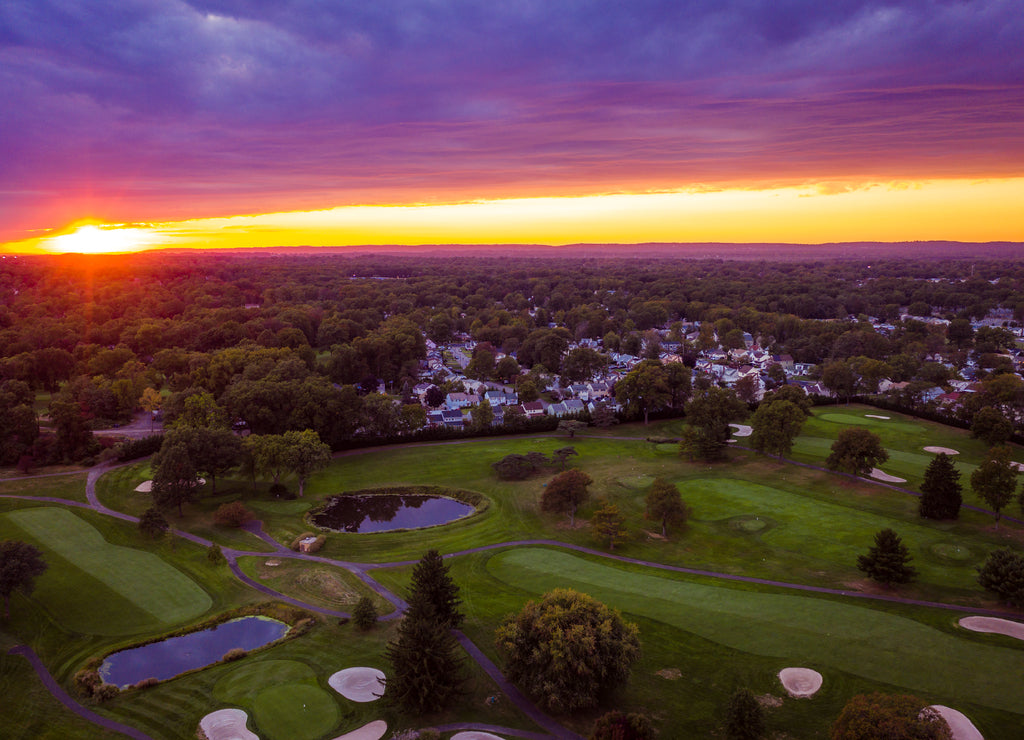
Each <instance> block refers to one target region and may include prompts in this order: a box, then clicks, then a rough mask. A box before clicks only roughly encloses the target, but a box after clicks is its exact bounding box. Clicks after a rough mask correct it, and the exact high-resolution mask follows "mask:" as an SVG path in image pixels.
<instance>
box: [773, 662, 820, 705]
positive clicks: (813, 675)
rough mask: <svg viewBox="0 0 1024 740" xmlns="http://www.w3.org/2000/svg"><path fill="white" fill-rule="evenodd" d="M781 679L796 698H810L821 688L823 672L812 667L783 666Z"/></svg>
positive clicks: (783, 684)
mask: <svg viewBox="0 0 1024 740" xmlns="http://www.w3.org/2000/svg"><path fill="white" fill-rule="evenodd" d="M779 680H780V681H782V687H783V688H784V689H785V690H786V693H787V694H789V695H790V696H792V697H793V698H794V699H809V698H811V697H812V696H814V695H815V694H817V693H818V689H820V688H821V680H822V679H821V674H820V673H818V672H817V671H812V670H811V669H810V668H783V669H782V670H781V671H779Z"/></svg>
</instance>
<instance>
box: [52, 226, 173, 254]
mask: <svg viewBox="0 0 1024 740" xmlns="http://www.w3.org/2000/svg"><path fill="white" fill-rule="evenodd" d="M154 246H166V240H165V239H163V238H162V237H161V236H160V235H158V234H156V233H154V232H153V231H152V230H151V229H148V228H139V227H121V226H117V225H107V224H85V225H83V226H78V227H77V228H75V229H74V231H71V232H69V233H67V234H60V235H59V236H53V237H48V238H45V239H41V240H39V243H38V247H39V249H41V250H42V251H44V252H53V253H56V254H68V253H71V254H119V253H125V252H138V251H140V250H143V249H148V248H150V247H154Z"/></svg>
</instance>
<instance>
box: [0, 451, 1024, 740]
mask: <svg viewBox="0 0 1024 740" xmlns="http://www.w3.org/2000/svg"><path fill="white" fill-rule="evenodd" d="M537 436H550V435H537ZM602 438H604V437H602ZM628 439H629V440H632V441H642V440H641V439H638V438H633V437H630V438H628ZM461 442H463V440H449V441H445V442H440V444H458V443H461ZM429 444H431V443H411V444H410V445H402V446H427V445H429ZM433 444H438V443H433ZM373 449H375V448H363V449H355V450H346V451H343V452H341V453H338V454H337V455H335V456H336V457H342V456H350V455H359V454H365V453H367V452H370V451H372V450H373ZM744 449H746V448H744ZM779 459H780V460H782V461H784V462H788V463H790V464H793V465H798V466H800V467H807V468H812V469H815V470H821V471H824V472H828V473H833V474H835V471H830V470H826V469H825V468H822V467H820V466H817V465H812V464H809V463H801V462H796V461H793V460H786V459H784V458H779ZM115 467H119V466H118V465H110V464H107V465H100V466H96V467H94V468H92V469H91V470H90V471H89V474H88V477H87V479H86V497H87V500H88V503H81V502H79V501H70V500H68V499H61V498H53V497H34V496H19V495H11V496H0V498H17V499H24V500H32V501H46V502H50V503H57V504H61V505H65V506H73V507H79V508H90V509H93V510H94V511H97V512H99V513H101V514H105V515H107V516H112V517H115V518H117V519H121V520H123V521H127V522H132V523H137V522H138V518H137V517H133V516H130V515H128V514H124V513H122V512H119V511H115V510H113V509H110V508H108V507H107V506H105V505H103V503H102V502H100V500H99V498H98V497H97V495H96V481H97V480H98V479H99V478H100V476H102V475H103V474H104V473H106V472H108V471H109V470H112V469H113V468H115ZM73 472H77V471H73ZM67 474H70V473H67ZM50 475H54V474H50ZM56 475H65V473H59V474H56ZM839 475H844V476H845V477H849V478H854V479H856V480H858V481H862V482H867V483H871V484H874V485H879V486H884V487H886V488H890V489H892V490H895V491H899V492H901V493H906V494H911V495H915V496H919V495H920V494H919V493H917V492H916V491H912V490H910V489H907V488H901V487H899V486H894V485H891V484H887V483H883V482H881V481H877V480H873V479H867V478H861V477H858V476H853V475H847V474H843V473H840V474H839ZM25 477H29V478H34V477H39V478H42V477H48V476H47V475H46V474H44V475H39V476H25ZM25 477H21V478H18V480H23V479H24V478H25ZM965 508H969V509H972V510H975V511H981V512H984V513H987V514H991V513H992V512H989V511H986V510H985V509H981V508H978V507H974V506H967V507H965ZM1004 518H1005V519H1007V520H1009V521H1015V522H1019V521H1020V520H1016V519H1013V518H1012V517H1004ZM245 529H247V530H248V531H249V532H250V533H251V534H253V535H254V536H256V537H258V538H259V539H261V540H263V541H264V542H266V543H267V544H269V545H270V546H271V547H272V552H271V553H267V552H261V551H247V550H239V549H236V548H222V551H223V553H224V556H225V558H226V559H227V561H228V566H229V567H230V569H231V571H232V573H234V574H235V576H236V577H237V578H238V579H239V580H241V581H243V582H244V583H246V584H248V585H249V586H251V587H252V588H254V589H256V590H257V591H260V592H261V593H264V594H266V595H268V596H271V597H273V598H275V599H279V600H281V601H284V602H287V603H289V604H293V605H295V606H298V607H301V608H304V609H308V610H310V611H314V612H317V613H320V614H325V615H328V616H332V617H348V616H349V615H348V613H346V612H341V611H336V610H333V609H327V608H324V607H318V606H314V605H312V604H308V603H306V602H303V601H301V600H299V599H295V598H292V597H290V596H286V595H285V594H282V593H280V592H278V591H275V590H274V589H271V588H269V587H268V586H266V585H264V584H262V583H259V582H258V581H255V580H254V579H252V578H250V577H249V576H247V575H246V574H245V573H243V572H242V570H241V568H240V567H239V565H238V558H240V557H267V556H268V555H274V556H276V557H283V558H291V559H299V560H305V561H309V562H319V563H325V564H328V565H332V566H337V567H341V568H344V569H346V570H347V571H349V572H350V573H352V574H353V575H355V576H356V577H358V578H359V579H360V580H361V581H363V582H364V583H365V584H366V585H367V586H368V587H369V588H371V589H372V590H373V591H374V592H375V593H377V594H379V595H380V596H381V597H383V598H384V599H386V600H387V601H388V602H389V603H391V604H392V605H393V606H394V607H395V610H394V611H393V612H391V613H390V614H388V615H386V616H384V617H382V618H381V619H382V620H388V619H394V618H397V617H398V616H400V615H401V613H402V611H404V609H405V608H406V603H405V601H403V600H402V599H401V598H400V597H399V596H397V595H396V594H394V593H392V592H391V591H389V590H388V589H386V588H385V587H384V586H382V585H381V584H380V583H378V582H377V581H376V580H374V579H373V578H372V577H371V576H370V575H369V573H368V572H367V571H369V570H373V569H377V568H391V567H401V566H408V565H412V564H415V562H416V561H415V560H405V561H396V562H391V563H357V562H348V561H343V560H335V559H332V558H325V557H322V556H318V555H311V554H308V553H299V552H294V551H292V550H290V549H289V548H287V547H285V546H284V545H282V544H281V543H279V542H277V541H276V540H274V539H273V538H272V537H270V536H269V535H268V534H267V533H266V532H264V531H263V528H262V523H261V522H259V521H255V522H251V523H249V524H248V525H246V527H245ZM174 534H175V535H177V536H179V537H182V538H184V539H187V540H189V541H191V542H194V543H196V544H198V545H200V546H203V547H209V546H210V545H211V544H213V543H212V542H211V541H210V540H207V539H205V538H202V537H198V536H196V535H193V534H191V533H189V532H182V531H179V530H175V531H174ZM517 546H542V547H557V548H562V549H566V550H572V551H575V552H580V553H584V554H587V555H594V556H598V557H601V558H606V559H608V560H614V561H618V562H622V563H629V564H633V565H640V566H643V567H646V568H651V569H654V570H664V571H669V572H674V573H685V574H687V575H697V576H705V577H709V578H716V579H722V580H729V581H738V582H742V583H753V584H759V585H765V586H773V587H777V588H783V589H790V590H796V591H805V592H810V593H819V594H827V595H831V596H843V597H847V598H855V599H866V600H871V601H885V602H891V603H898V604H907V605H912V606H924V607H933V608H940V609H948V610H951V611H959V612H969V613H972V614H979V615H984V616H994V617H1006V616H1019V615H1016V612H1012V611H1008V610H992V609H976V608H971V607H965V606H960V605H956V604H945V603H939V602H931V601H923V600H919V599H908V598H903V597H900V596H895V595H886V594H867V593H861V592H857V591H847V590H844V589H834V588H826V587H822V586H809V585H805V584H799V583H788V582H785V581H775V580H770V579H765V578H755V577H752V576H738V575H733V574H728V573H718V572H715V571H707V570H701V569H697V568H686V567H682V566H673V565H665V564H663V563H656V562H652V561H648V560H640V559H638V558H630V557H626V556H624V555H614V554H610V553H606V552H602V551H600V550H595V549H593V548H589V547H584V546H582V545H573V544H569V543H565V542H559V541H557V540H544V539H531V540H513V541H510V542H501V543H495V544H491V545H483V546H481V547H474V548H470V549H467V550H461V551H458V552H454V553H449V554H448V555H445V556H444V557H445V558H453V557H458V556H461V555H468V554H472V553H478V552H485V551H488V550H496V549H501V548H506V547H517ZM453 634H454V635H455V637H456V638H457V639H458V641H459V643H460V644H461V645H462V647H463V648H464V649H465V650H466V652H467V653H468V654H469V655H470V657H471V658H472V659H473V660H475V661H476V662H477V663H478V664H479V665H480V667H481V668H483V670H484V671H485V672H486V673H487V675H488V676H490V677H491V679H492V680H493V681H494V682H495V683H496V684H497V685H498V687H499V688H500V689H501V691H503V692H504V693H505V694H506V695H507V696H508V697H509V700H510V701H511V702H512V703H513V704H514V705H515V706H516V707H517V708H518V709H519V710H521V711H522V712H523V713H524V714H525V715H527V716H528V717H530V719H532V720H533V721H534V722H535V723H536V724H537V725H538V726H539V727H543V728H544V729H545V730H547V731H548V733H550V734H549V735H542V734H538V733H533V732H527V731H523V730H515V729H512V728H504V727H494V726H490V725H479V724H476V725H454V724H453V725H445V726H444V727H443V728H440V729H442V730H443V731H450V730H460V729H461V730H468V729H473V730H481V731H486V732H500V733H502V734H505V735H510V736H514V737H522V738H544V737H555V738H559V739H560V740H582V739H581V738H580V737H579V736H578V735H576V734H575V733H573V732H571V731H570V730H568V729H566V728H565V727H562V726H561V725H560V724H559V723H558V722H556V721H555V720H554V719H552V718H551V717H549V716H547V715H546V714H544V713H543V712H541V711H540V710H539V709H538V708H537V707H536V706H535V705H534V704H533V703H532V702H531V701H530V700H529V699H527V698H526V697H525V696H524V695H523V694H522V693H521V692H520V691H519V690H518V689H517V688H516V687H515V686H513V685H512V684H511V683H509V682H508V681H507V680H506V679H505V676H504V674H502V672H501V670H500V669H499V668H498V667H497V666H496V665H495V664H494V662H493V661H491V660H490V659H489V658H488V657H487V656H486V655H484V653H483V652H482V651H481V650H480V649H479V648H478V647H477V646H476V645H475V644H474V643H473V642H472V641H471V640H470V639H469V638H468V637H467V636H466V635H465V634H463V633H462V632H461V631H459V630H453ZM9 652H10V654H16V655H22V656H24V657H26V658H27V659H28V660H29V662H30V663H31V664H32V666H33V668H34V669H35V671H36V673H37V674H38V675H39V677H40V679H41V680H42V681H43V683H44V685H45V686H46V687H47V689H49V690H50V692H51V693H52V694H53V695H54V697H55V698H56V699H57V700H58V701H60V702H61V703H62V704H64V706H66V707H67V708H68V709H70V710H71V711H73V712H75V713H76V714H78V715H79V716H81V717H83V718H85V719H87V720H89V721H91V722H95V723H96V724H98V725H100V726H102V727H104V728H106V729H109V730H113V731H115V732H121V733H123V734H126V735H128V736H130V737H133V738H136V739H137V740H151V739H150V738H149V737H148V736H147V735H145V734H144V733H142V732H140V731H139V730H136V729H135V728H132V727H128V726H126V725H122V724H120V723H118V722H115V721H113V720H109V719H106V718H104V717H101V716H99V715H97V714H95V713H94V712H91V711H90V710H88V709H86V708H85V707H83V706H81V705H80V704H78V703H77V702H75V701H74V699H72V698H71V697H70V696H69V695H68V694H67V692H66V691H64V689H63V688H61V686H60V685H59V684H58V683H57V682H56V680H54V678H53V677H52V676H51V675H50V673H49V672H48V671H47V669H46V666H45V665H43V663H42V661H41V660H40V659H39V657H38V656H37V655H36V654H35V653H34V652H33V651H32V650H31V648H29V647H27V646H24V645H21V646H18V647H15V648H12V649H11V650H10V651H9Z"/></svg>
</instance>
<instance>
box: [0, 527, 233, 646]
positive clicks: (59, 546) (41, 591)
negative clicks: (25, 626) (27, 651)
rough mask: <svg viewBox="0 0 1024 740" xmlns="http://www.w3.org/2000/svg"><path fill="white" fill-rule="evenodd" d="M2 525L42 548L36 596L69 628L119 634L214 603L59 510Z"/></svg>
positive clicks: (179, 577) (144, 555)
mask: <svg viewBox="0 0 1024 740" xmlns="http://www.w3.org/2000/svg"><path fill="white" fill-rule="evenodd" d="M2 518H3V519H5V520H6V522H7V526H9V527H12V528H13V529H14V530H15V532H16V533H20V534H21V535H23V536H22V537H21V539H25V540H28V541H31V542H33V543H34V544H36V546H38V547H39V548H40V549H42V550H43V552H44V555H45V557H46V560H47V563H48V566H49V568H48V570H47V572H46V573H44V574H43V575H42V576H41V577H40V578H39V582H38V590H37V592H36V594H35V598H36V599H38V600H39V602H40V603H41V604H42V605H43V606H44V607H45V608H46V609H47V611H48V612H49V613H50V614H51V615H52V616H53V617H54V619H55V620H56V621H58V622H59V623H60V624H61V625H63V626H64V627H66V628H67V629H70V630H73V631H76V632H85V633H87V634H97V635H121V634H130V633H133V632H139V631H141V630H143V629H147V628H150V629H151V628H153V627H155V626H158V625H172V624H178V623H181V622H184V621H186V620H188V619H191V618H193V617H196V616H198V615H200V614H202V613H203V612H205V611H206V610H207V609H209V608H210V606H211V605H212V603H213V602H212V600H211V599H210V597H209V595H207V593H206V592H205V591H204V590H203V589H202V588H200V587H199V586H198V585H197V584H196V583H195V582H193V581H192V580H191V579H190V578H189V577H188V576H186V575H185V574H184V573H182V572H180V571H179V570H177V569H175V568H174V567H172V566H170V565H169V564H168V563H166V562H164V561H163V560H161V559H160V558H159V557H158V556H156V555H154V554H153V553H149V552H144V551H142V550H137V549H133V548H128V547H121V546H118V545H112V544H110V543H109V542H107V541H106V540H105V539H104V538H103V535H102V534H100V532H99V531H97V530H96V528H95V527H93V526H92V525H91V524H89V523H88V522H86V521H84V520H82V519H81V518H79V517H78V516H76V515H75V514H73V513H72V512H70V511H67V510H65V509H58V508H55V507H38V508H31V509H23V510H20V511H12V512H10V513H8V514H5V515H3V517H2Z"/></svg>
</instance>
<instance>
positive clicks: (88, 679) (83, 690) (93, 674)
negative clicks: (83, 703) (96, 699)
mask: <svg viewBox="0 0 1024 740" xmlns="http://www.w3.org/2000/svg"><path fill="white" fill-rule="evenodd" d="M102 683H103V679H102V678H100V674H99V671H97V670H95V669H91V668H83V669H82V670H80V671H79V672H78V673H76V674H75V688H77V689H78V691H79V693H80V694H82V696H92V695H93V694H95V693H96V689H98V688H99V687H100V685H101V684H102Z"/></svg>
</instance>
